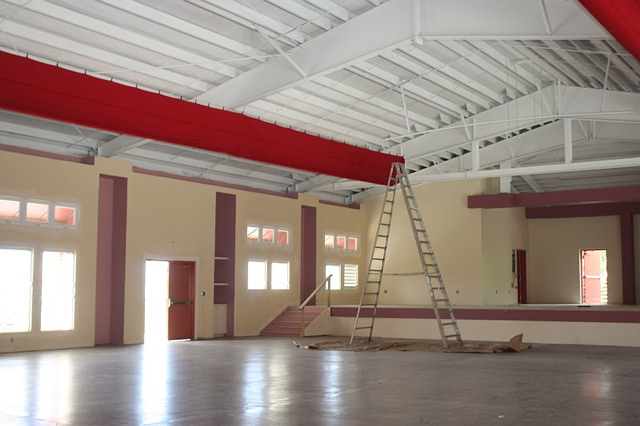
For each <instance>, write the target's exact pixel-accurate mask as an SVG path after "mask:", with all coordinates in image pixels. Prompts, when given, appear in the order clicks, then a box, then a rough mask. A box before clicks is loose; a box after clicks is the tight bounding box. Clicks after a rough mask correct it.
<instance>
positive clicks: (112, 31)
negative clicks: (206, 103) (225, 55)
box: [5, 0, 239, 78]
mask: <svg viewBox="0 0 640 426" xmlns="http://www.w3.org/2000/svg"><path fill="white" fill-rule="evenodd" d="M5 1H7V2H10V3H13V4H16V5H18V4H20V3H21V1H20V0H5ZM24 8H25V9H28V10H31V11H33V12H37V13H40V14H43V15H46V16H50V17H52V18H55V19H57V20H60V21H63V22H67V23H69V24H72V25H76V26H78V27H81V28H85V29H87V30H90V31H93V32H96V33H98V34H102V35H105V36H107V37H111V38H114V39H116V40H120V41H124V42H126V43H130V44H134V45H136V46H139V47H142V48H144V49H148V50H150V51H153V52H156V53H160V54H162V55H165V56H168V57H171V58H174V59H177V60H179V61H182V62H185V63H187V64H196V65H195V66H197V67H200V68H203V69H206V70H209V71H215V72H216V73H218V74H221V75H224V76H227V77H231V78H233V77H236V76H237V75H238V74H239V72H238V71H237V70H235V69H234V68H232V67H230V66H228V65H225V64H220V63H215V61H214V60H212V59H211V58H207V57H205V56H202V55H198V54H195V53H191V52H189V51H186V50H185V49H183V48H180V47H176V46H174V45H171V44H169V43H165V42H163V41H160V40H158V39H155V38H152V37H148V36H145V35H143V34H140V33H137V32H135V31H131V30H128V29H126V28H123V27H121V26H118V25H113V24H110V23H108V22H105V21H102V20H100V19H96V18H93V17H91V16H89V15H87V14H84V13H79V12H76V11H74V10H71V9H69V8H66V7H63V6H60V5H57V4H54V3H50V2H46V1H43V0H32V1H30V2H28V3H26V4H24ZM147 67H149V66H148V65H147Z"/></svg>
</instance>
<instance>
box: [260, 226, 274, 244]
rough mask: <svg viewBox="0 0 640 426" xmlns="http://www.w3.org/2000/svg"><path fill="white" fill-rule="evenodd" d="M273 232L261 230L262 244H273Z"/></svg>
mask: <svg viewBox="0 0 640 426" xmlns="http://www.w3.org/2000/svg"><path fill="white" fill-rule="evenodd" d="M273 234H274V230H273V229H272V228H263V229H262V242H263V243H269V244H273V241H274V239H273V238H274V236H273Z"/></svg>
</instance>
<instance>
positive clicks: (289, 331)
mask: <svg viewBox="0 0 640 426" xmlns="http://www.w3.org/2000/svg"><path fill="white" fill-rule="evenodd" d="M325 309H327V307H326V306H307V307H306V308H305V309H304V322H305V327H306V326H308V325H309V324H311V323H312V322H313V320H315V319H316V318H318V316H320V314H321V313H322V312H323V311H324V310H325ZM260 335H261V336H300V310H299V309H298V308H297V307H296V306H289V307H288V308H287V309H285V310H284V311H283V312H282V313H281V314H280V315H278V317H276V319H274V320H273V321H271V323H270V324H269V325H268V326H266V327H265V328H264V329H263V330H262V331H261V332H260Z"/></svg>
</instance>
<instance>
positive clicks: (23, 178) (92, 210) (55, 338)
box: [0, 152, 98, 352]
mask: <svg viewBox="0 0 640 426" xmlns="http://www.w3.org/2000/svg"><path fill="white" fill-rule="evenodd" d="M0 194H2V195H9V196H16V197H23V198H33V199H35V200H43V201H57V202H67V203H73V204H76V205H78V206H79V207H80V220H79V226H78V229H77V230H69V229H52V228H41V227H37V226H26V225H25V226H20V225H9V224H0V246H9V247H28V248H31V249H33V251H34V270H33V279H34V282H33V288H34V295H33V296H34V300H33V305H32V306H33V307H34V310H35V312H34V313H33V314H34V315H33V318H34V320H33V323H32V325H31V327H32V330H33V331H32V332H29V333H2V334H0V352H3V351H22V350H33V349H47V348H68V347H82V346H92V345H93V334H94V309H95V279H96V234H97V209H98V175H97V174H96V173H95V171H94V170H93V167H91V166H89V165H85V164H79V163H70V162H63V161H52V160H48V159H44V158H38V157H32V156H26V155H22V154H16V153H8V152H0ZM47 249H53V250H55V249H63V250H73V251H75V253H76V265H77V269H76V307H75V311H76V321H75V329H74V330H70V331H48V332H40V331H37V330H38V329H39V317H40V314H39V312H38V310H37V307H38V306H39V305H40V295H39V291H38V289H39V288H40V287H41V284H40V281H41V278H40V276H41V256H42V250H47ZM0 273H1V272H0ZM0 279H2V277H0Z"/></svg>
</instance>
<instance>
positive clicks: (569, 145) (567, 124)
mask: <svg viewBox="0 0 640 426" xmlns="http://www.w3.org/2000/svg"><path fill="white" fill-rule="evenodd" d="M563 121H564V162H565V163H566V164H569V163H573V135H572V134H571V133H572V132H571V120H570V119H568V118H565V119H564V120H563Z"/></svg>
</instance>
